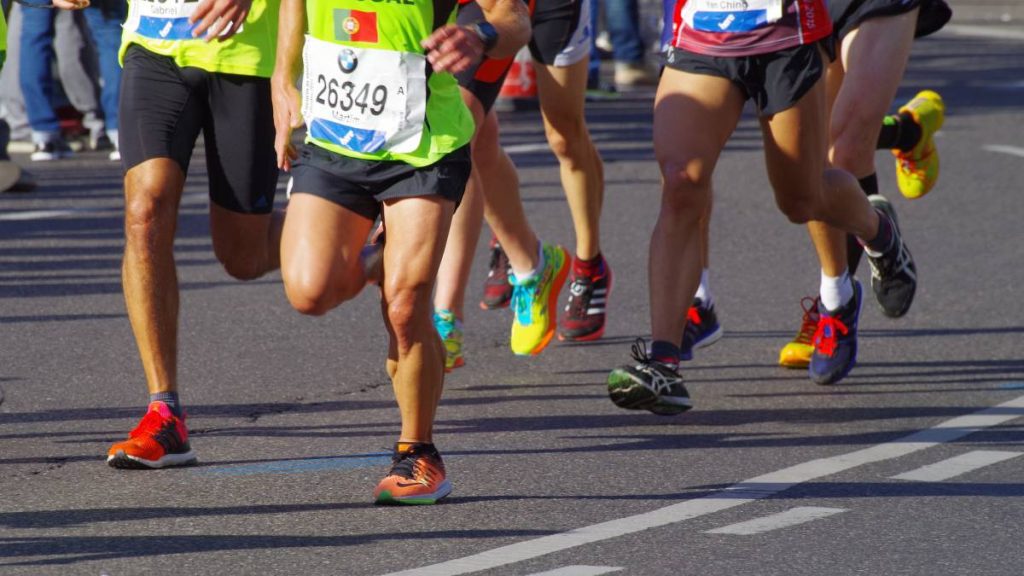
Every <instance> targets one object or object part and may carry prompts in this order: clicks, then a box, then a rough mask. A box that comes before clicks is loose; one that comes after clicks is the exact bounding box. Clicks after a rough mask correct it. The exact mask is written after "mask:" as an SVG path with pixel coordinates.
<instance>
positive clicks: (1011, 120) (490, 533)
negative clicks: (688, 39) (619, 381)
mask: <svg viewBox="0 0 1024 576" xmlns="http://www.w3.org/2000/svg"><path fill="white" fill-rule="evenodd" d="M1019 10H1020V9H1019V6H1017V5H1016V4H1010V3H1008V2H1003V3H1001V4H1000V3H996V2H987V3H985V2H968V3H965V7H964V9H963V11H962V12H958V16H957V20H956V21H955V24H956V25H955V26H953V27H951V28H950V29H948V30H946V31H943V32H942V33H940V34H938V35H937V36H936V37H935V38H933V39H928V40H925V41H922V42H919V43H918V44H917V45H916V46H915V49H914V55H913V58H912V62H911V66H910V71H909V73H908V75H907V77H906V80H905V82H904V84H903V86H902V88H901V90H900V94H899V100H900V101H901V102H902V101H905V100H906V99H908V98H909V97H910V96H912V95H913V94H914V93H915V92H916V91H917V90H920V89H923V88H933V89H937V90H939V91H940V92H941V93H942V95H943V96H944V98H945V99H946V102H947V105H948V110H949V113H948V116H947V119H946V124H945V127H944V129H943V130H942V132H941V134H940V139H939V146H940V152H941V155H942V177H941V180H940V182H939V185H938V187H937V188H936V190H934V191H933V192H932V193H931V194H930V195H929V196H927V197H926V198H924V199H922V200H919V201H915V202H909V201H906V200H903V199H902V198H901V197H899V194H898V192H897V191H896V190H895V184H894V176H893V166H892V160H891V158H890V156H889V155H888V154H887V153H880V154H879V156H878V162H879V175H880V182H881V183H882V187H883V190H884V193H885V194H887V195H888V196H889V197H890V198H892V199H893V200H894V203H895V205H896V209H897V210H898V211H899V214H900V217H901V223H902V225H903V229H904V231H905V234H906V238H907V241H908V243H909V245H910V247H911V249H912V250H913V253H914V255H915V257H916V259H917V263H918V268H919V272H920V276H921V285H920V289H919V292H918V296H917V300H916V302H915V303H914V307H913V309H912V310H911V312H910V314H909V315H908V316H907V317H906V318H904V319H902V320H899V321H893V320H890V319H887V318H885V317H883V316H882V314H881V313H880V312H879V311H878V310H877V309H876V307H874V306H873V305H871V302H870V300H869V301H868V302H867V304H868V305H866V306H865V312H864V314H863V315H862V320H861V350H860V363H859V364H858V366H857V368H856V369H855V370H854V372H853V373H852V374H851V376H849V377H848V378H847V379H846V380H844V381H843V382H842V383H841V384H839V385H837V386H833V387H819V386H815V385H814V384H812V383H811V382H810V381H809V380H808V379H807V376H806V373H803V372H800V371H786V370H783V369H781V368H778V367H776V366H775V360H776V354H777V350H778V348H779V347H780V346H781V345H782V344H783V343H785V342H786V341H787V340H788V339H789V338H790V337H791V336H792V334H793V333H794V331H795V330H796V328H797V326H798V321H799V313H800V308H799V298H800V296H803V295H805V294H809V293H812V292H813V291H814V290H815V289H816V286H817V280H818V270H817V268H816V266H815V264H814V259H813V254H812V250H811V247H810V245H809V243H808V241H807V237H806V233H805V232H804V231H803V230H802V229H800V228H799V227H796V226H793V225H790V224H789V223H788V222H787V221H786V219H785V218H784V217H783V216H782V215H781V214H780V213H778V212H777V210H776V209H775V208H774V205H773V201H772V197H771V193H770V191H769V189H768V183H767V179H766V177H765V174H764V166H763V160H762V155H761V152H760V141H759V135H758V132H757V129H756V123H755V121H754V120H753V118H752V117H749V116H748V117H746V118H745V119H744V120H743V122H742V123H741V126H740V128H739V130H738V131H737V133H736V135H735V137H734V138H733V139H732V141H731V142H730V144H729V146H728V148H727V151H726V152H725V154H724V155H723V157H722V160H721V163H720V166H719V169H718V174H717V176H716V180H715V186H716V189H717V196H716V205H715V210H716V211H715V214H714V219H713V223H712V256H711V257H712V266H713V270H714V271H713V276H712V285H713V288H714V290H715V292H716V298H717V303H718V309H719V314H720V317H721V321H722V322H723V325H724V327H725V330H726V337H725V338H724V339H723V340H722V341H720V342H719V343H718V344H716V345H715V346H714V347H712V348H708V349H706V350H704V351H701V352H700V353H699V355H698V357H697V358H696V359H695V360H694V361H693V362H691V363H689V364H687V365H686V366H685V368H684V374H685V377H686V378H687V382H688V385H689V387H690V391H691V394H692V395H693V396H694V399H695V404H696V407H695V408H694V410H692V411H691V412H689V413H686V414H684V415H681V416H677V417H658V416H654V415H651V414H647V413H638V412H636V413H634V412H627V411H622V410H619V409H618V408H616V407H615V406H613V405H612V404H611V403H610V402H609V401H608V399H607V395H606V392H605V388H604V379H605V376H606V375H607V373H608V371H609V370H610V369H612V368H613V367H615V366H616V365H618V364H621V363H624V362H626V361H628V359H629V355H628V353H629V347H630V343H631V342H632V341H633V340H634V338H636V337H637V336H645V335H646V333H647V330H648V321H647V308H648V306H647V291H646V287H645V280H644V279H645V277H646V266H647V264H646V250H647V241H648V238H649V234H650V229H651V226H652V225H653V221H654V218H655V215H656V211H657V206H658V196H659V188H658V173H657V168H656V165H655V163H654V161H653V157H652V151H651V145H650V136H651V129H650V122H651V114H650V112H651V102H650V99H651V94H650V93H640V94H634V95H629V96H625V97H623V98H621V99H619V100H617V101H613V102H604V103H599V104H595V105H593V106H591V107H590V109H589V112H588V114H589V118H590V121H591V128H592V131H593V133H594V135H595V139H596V140H597V142H598V145H599V147H600V149H601V151H602V154H603V156H604V158H605V162H606V173H607V180H608V185H607V195H606V210H605V215H604V219H603V222H602V224H603V233H604V251H605V253H606V255H607V257H608V259H609V261H610V262H611V265H612V266H613V268H614V270H615V274H616V278H617V283H616V291H615V293H614V295H613V297H612V300H611V312H610V317H609V324H608V331H607V333H606V337H605V338H604V339H603V340H601V341H598V342H595V343H592V344H588V345H565V344H561V343H555V344H553V345H552V346H551V347H550V348H549V349H548V350H547V351H545V352H544V354H542V355H541V356H539V357H537V358H531V359H522V358H515V357H513V356H512V355H511V353H510V352H509V351H508V350H507V344H506V339H507V330H508V326H509V322H510V315H509V313H508V311H507V310H506V311H498V312H483V311H481V310H478V309H476V308H475V307H474V306H473V305H472V303H470V304H471V305H470V307H469V308H470V310H469V312H468V317H467V326H466V335H467V352H466V353H467V362H468V364H467V366H466V367H465V368H463V369H460V370H458V371H457V372H455V373H454V374H452V375H451V376H450V377H449V379H448V381H447V384H446V391H445V396H444V399H443V403H442V407H441V410H440V414H439V421H438V425H437V438H436V440H437V443H438V445H439V447H440V448H441V450H442V452H443V453H444V455H445V457H446V462H447V465H448V470H449V476H450V478H451V479H452V481H453V483H454V486H455V491H454V493H453V494H452V496H451V497H450V498H449V499H448V500H447V501H446V502H445V503H444V504H443V505H439V506H436V507H426V508H411V509H410V508H401V509H396V508H379V507H375V506H373V505H372V504H371V503H370V502H371V492H372V490H373V487H374V485H375V483H376V481H377V480H378V479H379V478H380V477H381V475H382V474H383V473H384V472H385V471H386V469H387V456H386V454H385V453H386V452H387V451H388V450H389V449H390V446H391V443H392V442H393V441H394V439H395V437H396V435H397V432H398V415H397V410H396V408H395V406H394V402H393V399H392V394H391V390H390V386H389V385H388V381H387V378H386V375H385V373H384V369H383V361H384V353H385V350H384V343H385V335H384V333H383V330H382V328H381V323H380V319H379V310H378V308H377V302H376V295H375V294H374V293H373V292H372V291H366V292H364V293H363V294H362V295H361V296H360V297H359V298H358V299H357V300H356V301H354V302H351V303H349V304H347V305H345V306H344V307H342V308H340V309H338V310H336V311H335V312H333V313H331V314H329V315H327V316H326V317H323V318H318V319H312V318H307V317H302V316H300V315H299V314H297V313H295V312H294V311H292V310H291V309H290V308H289V306H288V305H287V302H286V300H285V298H284V294H283V291H282V289H281V284H280V278H279V276H277V275H276V274H275V275H270V276H268V277H266V278H264V279H261V280H258V281H254V282H249V283H245V284H241V283H237V282H235V281H232V280H230V279H229V278H228V277H227V276H226V275H225V274H224V273H223V272H222V271H221V270H220V269H219V267H218V265H217V263H216V261H215V259H214V257H213V255H212V253H211V250H210V244H209V240H208V226H207V216H206V213H207V208H206V195H205V189H206V184H207V182H206V178H205V175H204V173H203V170H202V168H203V163H202V161H201V158H199V157H197V160H196V162H195V163H194V165H193V169H192V173H191V174H190V177H189V178H190V179H189V185H188V189H187V191H186V195H185V198H184V200H183V202H182V210H181V216H180V219H179V234H178V236H179V237H178V243H177V257H178V264H179V273H180V281H181V287H182V314H181V327H180V334H181V345H180V348H181V352H180V353H181V366H180V381H181V383H182V389H183V390H182V395H183V401H184V402H185V403H186V407H187V409H188V411H189V414H190V427H191V429H192V434H193V436H192V438H193V440H192V442H193V445H194V447H195V449H196V450H197V451H198V453H199V457H200V464H199V465H198V466H195V467H190V468H182V469H171V470H162V471H146V472H137V471H121V470H113V469H111V468H108V467H107V466H106V465H104V462H103V460H104V454H105V451H106V448H107V446H108V445H109V444H110V443H111V442H113V441H115V440H118V439H120V438H122V437H123V436H124V435H125V434H126V433H127V431H128V430H129V429H130V428H131V427H132V426H133V425H134V424H135V423H136V421H137V420H138V418H139V417H140V416H141V414H142V409H143V407H144V406H145V403H146V395H145V387H144V384H143V380H142V370H141V367H140V365H139V361H138V359H137V356H136V352H135V348H134V343H133V340H132V337H131V333H130V329H129V325H128V321H127V317H126V316H125V312H124V304H123V300H122V297H121V288H120V278H119V266H120V253H121V249H122V231H121V211H122V200H121V196H120V187H119V178H120V175H119V168H118V167H117V166H115V165H113V164H111V163H109V162H107V161H106V160H105V159H103V158H102V157H101V155H99V154H91V153H85V154H81V155H80V156H79V157H78V158H77V159H75V160H70V161H64V162H60V163H54V164H51V165H33V166H31V168H32V169H33V170H34V171H35V172H36V173H37V175H38V177H39V180H40V183H41V187H40V189H39V190H38V191H36V192H34V193H32V194H27V195H18V196H13V195H3V196H0V398H2V403H0V574H4V575H8V574H10V575H22V574H24V575H36V574H75V575H77V574H91V575H100V574H108V575H110V576H114V575H121V574H144V573H145V574H179V575H180V574H218V575H223V574H303V575H306V576H313V575H320V574H345V575H348V574H351V575H380V574H388V573H394V572H398V573H403V574H417V575H419V574H422V575H429V574H462V573H479V574H486V575H490V574H495V575H496V574H503V575H504V574H508V575H517V576H518V575H535V574H557V575H561V576H584V575H597V574H604V573H614V574H658V575H660V574H701V575H714V576H718V575H721V576H729V575H737V574H743V575H747V574H756V575H776V574H777V575H818V574H830V575H847V574H849V575H853V574H872V575H876V574H885V575H897V574H898V575H928V576H935V575H954V574H956V575H972V576H977V575H996V574H998V575H1019V574H1021V573H1024V559H1022V558H1024V556H1022V554H1021V545H1020V541H1021V534H1022V532H1021V528H1020V520H1021V517H1022V515H1024V483H1022V481H1021V478H1024V458H1022V457H1020V456H1021V455H1022V454H1024V428H1022V424H1024V312H1022V309H1021V296H1022V291H1021V288H1020V286H1021V284H1022V282H1024V276H1022V274H1021V269H1022V268H1021V265H1022V264H1024V226H1022V225H1021V215H1022V214H1024V196H1022V194H1021V182H1020V177H1019V174H1020V173H1019V172H1017V169H1018V168H1019V167H1020V166H1021V165H1022V162H1024V130H1022V129H1021V126H1022V125H1024V58H1021V55H1022V54H1024V28H1022V26H1021V25H1020V19H1019V14H1018V13H1019ZM1000 14H1005V15H1006V16H1007V17H1006V18H1002V17H1001V16H1000ZM503 122H504V138H505V142H506V143H507V144H508V145H509V146H510V149H511V150H512V151H513V152H514V157H515V159H516V161H517V163H518V164H519V166H520V167H521V178H522V181H523V192H524V196H525V200H526V205H527V210H528V214H529V216H530V218H531V221H532V222H533V224H534V226H535V227H536V229H537V230H538V231H539V233H540V234H541V235H542V236H543V237H544V238H545V239H546V240H551V241H556V242H561V243H567V244H569V245H571V242H572V229H571V226H570V224H569V214H568V209H567V207H566V204H565V202H564V200H563V197H562V193H561V190H560V185H559V183H558V173H557V169H556V168H555V166H554V165H553V160H552V158H551V156H550V154H549V153H548V152H546V151H545V150H544V147H543V136H542V134H541V132H540V130H539V124H538V118H537V116H536V115H535V114H533V113H517V114H510V115H507V116H505V117H504V118H503ZM478 262H479V263H480V266H479V267H478V268H477V269H476V270H475V271H474V276H473V280H472V286H473V289H472V290H471V298H473V299H474V300H475V299H476V298H478V297H479V294H480V293H479V286H480V284H481V282H482V280H483V276H484V273H485V270H484V268H483V266H484V264H485V263H486V254H485V246H484V244H483V243H481V246H480V250H479V254H478ZM865 274H866V269H862V271H861V277H862V279H866V277H865Z"/></svg>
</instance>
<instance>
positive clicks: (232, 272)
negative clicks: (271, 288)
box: [214, 250, 267, 280]
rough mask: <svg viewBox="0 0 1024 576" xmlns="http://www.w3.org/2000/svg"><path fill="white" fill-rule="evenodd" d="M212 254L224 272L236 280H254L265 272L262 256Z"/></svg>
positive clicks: (217, 251)
mask: <svg viewBox="0 0 1024 576" xmlns="http://www.w3.org/2000/svg"><path fill="white" fill-rule="evenodd" d="M214 252H215V254H216V255H217V260H219V261H220V263H221V266H223V267H224V271H225V272H227V273H228V275H229V276H231V277H232V278H234V279H236V280H255V279H257V278H259V277H260V276H263V274H264V272H266V269H267V264H266V258H265V257H264V255H263V254H253V253H248V254H245V253H242V254H239V253H227V254H225V253H222V252H221V251H219V250H215V251H214Z"/></svg>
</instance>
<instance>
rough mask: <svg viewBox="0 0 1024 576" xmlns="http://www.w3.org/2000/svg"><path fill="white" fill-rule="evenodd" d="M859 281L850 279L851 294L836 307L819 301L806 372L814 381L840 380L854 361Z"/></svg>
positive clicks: (859, 296)
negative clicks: (834, 309) (824, 304)
mask: <svg viewBox="0 0 1024 576" xmlns="http://www.w3.org/2000/svg"><path fill="white" fill-rule="evenodd" d="M861 300H862V299H861V288H860V282H858V281H857V280H853V297H852V298H850V301H849V302H847V303H846V305H844V306H841V307H840V308H839V309H838V310H836V311H829V310H826V309H825V307H824V306H822V305H821V304H820V302H819V304H818V313H819V316H818V329H817V330H815V332H814V354H812V355H811V363H810V365H809V366H808V372H809V373H810V375H811V380H812V381H814V383H815V384H822V385H824V384H835V383H836V382H839V381H840V380H842V379H843V378H844V377H846V375H847V374H849V373H850V370H852V369H853V365H854V364H856V363H857V321H858V319H859V318H860V304H861Z"/></svg>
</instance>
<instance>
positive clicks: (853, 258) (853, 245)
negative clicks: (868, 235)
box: [846, 174, 878, 276]
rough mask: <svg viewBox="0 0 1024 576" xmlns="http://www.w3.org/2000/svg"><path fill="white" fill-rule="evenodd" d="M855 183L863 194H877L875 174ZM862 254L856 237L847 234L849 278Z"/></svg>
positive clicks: (862, 250)
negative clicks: (857, 183) (858, 184)
mask: <svg viewBox="0 0 1024 576" xmlns="http://www.w3.org/2000/svg"><path fill="white" fill-rule="evenodd" d="M857 182H859V183H860V188H861V190H863V191H864V194H866V195H868V196H871V195H872V194H878V175H877V174H870V175H868V176H865V177H863V178H861V179H859V180H857ZM862 254H864V247H863V246H861V244H860V242H858V241H857V237H856V236H854V235H853V234H848V235H847V236H846V266H847V269H848V270H849V271H850V276H853V275H854V274H856V273H857V266H858V265H859V264H860V257H861V255H862Z"/></svg>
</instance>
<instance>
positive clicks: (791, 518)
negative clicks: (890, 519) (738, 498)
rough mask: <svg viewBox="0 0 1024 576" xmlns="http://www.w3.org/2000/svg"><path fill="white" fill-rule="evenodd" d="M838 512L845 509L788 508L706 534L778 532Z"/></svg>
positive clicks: (817, 507)
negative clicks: (780, 529)
mask: <svg viewBox="0 0 1024 576" xmlns="http://www.w3.org/2000/svg"><path fill="white" fill-rule="evenodd" d="M840 512H846V508H823V507H820V506H798V507H796V508H790V509H789V510H786V511H785V512H779V513H778V514H772V515H771V516H764V517H761V518H754V519H753V520H747V521H746V522H737V523H736V524H730V525H728V526H722V527H721V528H715V529H714V530H708V531H707V533H708V534H738V535H740V536H749V535H751V534H760V533H762V532H770V531H772V530H778V529H779V528H789V527H790V526H796V525H798V524H803V523H805V522H810V521H811V520H817V519H819V518H827V517H829V516H832V515H833V514H839V513H840Z"/></svg>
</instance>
